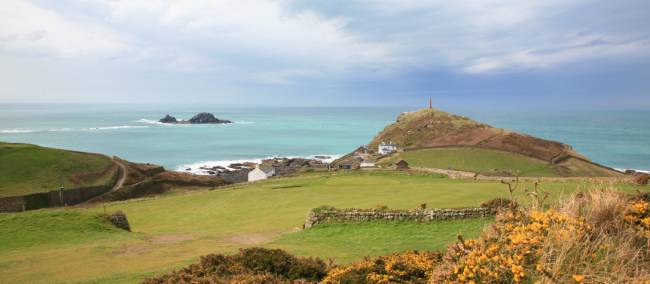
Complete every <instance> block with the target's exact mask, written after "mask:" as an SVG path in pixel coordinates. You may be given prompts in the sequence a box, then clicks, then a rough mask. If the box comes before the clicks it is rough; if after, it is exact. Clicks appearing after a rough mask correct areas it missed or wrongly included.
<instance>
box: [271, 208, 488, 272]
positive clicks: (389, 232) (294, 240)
mask: <svg viewBox="0 0 650 284" xmlns="http://www.w3.org/2000/svg"><path fill="white" fill-rule="evenodd" d="M491 221H492V218H485V219H467V220H453V221H440V222H435V223H415V222H367V223H359V224H332V225H318V226H316V227H314V228H311V229H309V230H305V231H301V232H298V233H293V234H288V235H284V236H283V237H280V238H279V239H278V240H276V241H274V242H272V243H271V244H270V246H271V247H274V248H280V249H285V250H290V251H292V252H293V253H295V254H297V255H302V256H310V255H318V256H320V257H323V258H335V259H337V260H338V261H339V262H350V261H354V260H358V259H359V256H360V255H365V256H380V255H387V254H391V253H394V252H402V251H406V250H440V251H442V250H444V249H445V248H446V247H447V245H449V244H450V243H452V242H454V241H455V240H456V237H457V236H458V235H459V234H461V235H463V236H466V237H472V238H473V237H476V236H478V235H479V233H480V232H481V231H482V230H483V227H484V226H485V225H486V224H488V223H490V222H491ZM387 244H389V245H387Z"/></svg>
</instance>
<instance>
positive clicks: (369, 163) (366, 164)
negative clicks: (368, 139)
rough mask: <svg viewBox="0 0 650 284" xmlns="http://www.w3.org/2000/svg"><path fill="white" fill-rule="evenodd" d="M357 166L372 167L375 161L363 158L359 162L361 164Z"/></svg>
mask: <svg viewBox="0 0 650 284" xmlns="http://www.w3.org/2000/svg"><path fill="white" fill-rule="evenodd" d="M359 166H360V167H362V168H374V167H375V163H374V162H373V161H370V160H364V161H363V162H361V164H360V165H359Z"/></svg>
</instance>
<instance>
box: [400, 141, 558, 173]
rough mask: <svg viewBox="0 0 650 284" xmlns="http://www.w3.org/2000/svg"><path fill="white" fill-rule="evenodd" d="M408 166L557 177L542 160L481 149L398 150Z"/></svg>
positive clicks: (550, 167)
mask: <svg viewBox="0 0 650 284" xmlns="http://www.w3.org/2000/svg"><path fill="white" fill-rule="evenodd" d="M400 156H401V158H403V159H404V160H406V161H407V162H408V163H409V165H411V166H415V167H423V168H439V169H451V170H459V171H469V172H475V173H480V174H484V175H519V176H533V177H556V176H559V174H558V173H557V172H555V171H554V170H553V167H552V166H551V165H550V164H549V163H548V162H546V161H543V160H539V159H535V158H531V157H526V156H523V155H519V154H515V153H511V152H505V151H499V150H492V149H482V148H468V147H453V148H432V149H422V150H416V151H407V152H404V153H401V155H400Z"/></svg>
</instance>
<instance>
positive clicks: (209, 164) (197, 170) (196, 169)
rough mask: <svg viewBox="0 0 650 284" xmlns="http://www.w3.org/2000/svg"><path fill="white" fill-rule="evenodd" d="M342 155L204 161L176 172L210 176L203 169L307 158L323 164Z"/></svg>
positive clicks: (186, 165)
mask: <svg viewBox="0 0 650 284" xmlns="http://www.w3.org/2000/svg"><path fill="white" fill-rule="evenodd" d="M315 156H328V157H329V158H327V159H317V158H315ZM340 157H341V155H311V156H305V157H298V156H284V157H278V156H273V157H266V158H258V159H241V160H215V161H202V162H196V163H191V164H184V165H180V166H178V167H176V171H179V172H186V173H191V174H195V175H208V174H209V173H208V171H209V170H205V169H201V168H202V167H203V168H213V167H217V166H218V167H224V168H227V169H230V170H232V168H230V167H228V166H230V165H231V164H236V163H256V164H259V163H261V162H262V160H266V159H273V158H289V159H292V158H305V159H315V160H320V161H322V162H323V163H331V162H332V161H334V160H336V159H338V158H340Z"/></svg>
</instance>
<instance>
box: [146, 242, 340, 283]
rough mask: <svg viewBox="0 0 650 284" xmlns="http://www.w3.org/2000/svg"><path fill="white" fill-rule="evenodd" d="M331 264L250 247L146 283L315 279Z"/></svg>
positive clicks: (213, 256) (208, 258)
mask: <svg viewBox="0 0 650 284" xmlns="http://www.w3.org/2000/svg"><path fill="white" fill-rule="evenodd" d="M327 268H328V267H327V265H326V264H325V262H323V261H322V260H320V259H317V258H298V257H295V256H292V255H290V254H288V253H287V252H285V251H283V250H279V249H265V248H248V249H241V250H240V251H239V253H237V254H234V255H227V256H226V255H221V254H210V255H206V256H203V257H201V260H200V261H199V263H197V264H192V265H190V266H188V267H186V268H183V269H181V270H179V271H174V272H172V273H169V274H166V275H162V276H160V277H156V278H149V279H145V281H144V283H147V284H153V283H293V282H295V281H299V282H302V283H313V282H314V281H318V280H320V279H322V278H323V277H324V276H325V275H326V272H327Z"/></svg>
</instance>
